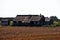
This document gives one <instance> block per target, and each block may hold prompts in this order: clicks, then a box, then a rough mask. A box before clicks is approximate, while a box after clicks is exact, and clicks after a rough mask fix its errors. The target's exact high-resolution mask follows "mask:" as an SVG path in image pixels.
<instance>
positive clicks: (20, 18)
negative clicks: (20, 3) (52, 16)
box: [13, 15, 45, 26]
mask: <svg viewBox="0 0 60 40" xmlns="http://www.w3.org/2000/svg"><path fill="white" fill-rule="evenodd" d="M44 22H45V18H44V16H43V15H17V16H16V17H15V19H14V24H13V25H18V26H29V25H30V26H38V25H39V26H40V25H44Z"/></svg>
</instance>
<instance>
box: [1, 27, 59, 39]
mask: <svg viewBox="0 0 60 40" xmlns="http://www.w3.org/2000/svg"><path fill="white" fill-rule="evenodd" d="M0 40H60V27H0Z"/></svg>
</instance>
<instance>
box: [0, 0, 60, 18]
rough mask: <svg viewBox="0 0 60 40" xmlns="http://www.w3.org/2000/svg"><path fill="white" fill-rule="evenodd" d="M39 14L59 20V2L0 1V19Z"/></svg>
mask: <svg viewBox="0 0 60 40" xmlns="http://www.w3.org/2000/svg"><path fill="white" fill-rule="evenodd" d="M40 13H41V14H43V15H45V16H48V17H49V16H57V17H58V18H60V15H59V14H60V0H0V17H15V16H16V15H17V14H21V15H22V14H24V15H25V14H27V15H28V14H30V15H31V14H35V15H36V14H37V15H39V14H40Z"/></svg>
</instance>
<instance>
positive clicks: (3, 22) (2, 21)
mask: <svg viewBox="0 0 60 40" xmlns="http://www.w3.org/2000/svg"><path fill="white" fill-rule="evenodd" d="M13 19H14V18H0V25H2V26H8V25H10V21H12V20H13Z"/></svg>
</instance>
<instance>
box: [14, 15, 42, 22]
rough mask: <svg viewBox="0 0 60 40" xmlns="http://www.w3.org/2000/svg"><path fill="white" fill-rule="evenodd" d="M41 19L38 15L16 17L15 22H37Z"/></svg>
mask: <svg viewBox="0 0 60 40" xmlns="http://www.w3.org/2000/svg"><path fill="white" fill-rule="evenodd" d="M40 19H41V17H40V16H39V15H17V16H16V18H15V21H22V22H30V21H39V20H40Z"/></svg>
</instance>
